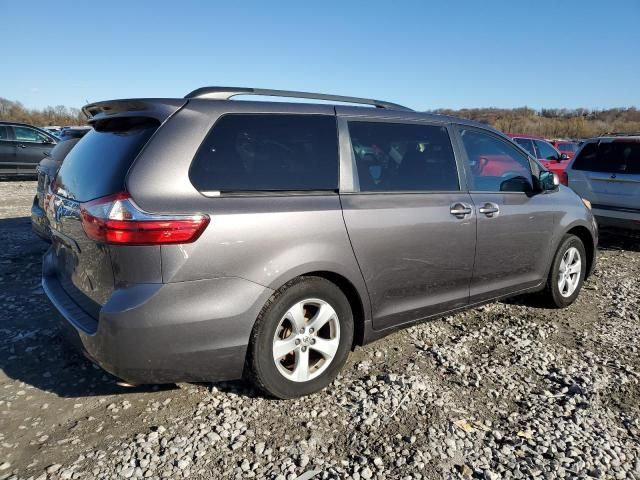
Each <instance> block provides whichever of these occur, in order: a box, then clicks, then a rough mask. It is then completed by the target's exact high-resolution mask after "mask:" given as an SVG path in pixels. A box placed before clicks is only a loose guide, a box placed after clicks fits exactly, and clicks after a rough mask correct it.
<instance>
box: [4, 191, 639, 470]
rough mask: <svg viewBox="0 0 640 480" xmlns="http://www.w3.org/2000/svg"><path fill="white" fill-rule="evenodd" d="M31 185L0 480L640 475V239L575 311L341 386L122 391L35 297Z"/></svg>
mask: <svg viewBox="0 0 640 480" xmlns="http://www.w3.org/2000/svg"><path fill="white" fill-rule="evenodd" d="M34 188H35V183H34V182H3V183H0V195H1V196H2V198H3V203H2V205H0V242H1V244H2V248H1V249H0V305H2V309H0V334H1V335H2V337H1V338H2V340H1V341H0V368H1V371H0V479H6V478H12V479H27V478H31V479H40V480H44V479H76V478H81V479H103V478H167V479H168V478H187V477H188V478H196V479H198V478H202V479H209V478H265V477H266V478H276V479H288V480H291V479H298V478H300V479H307V480H308V479H311V478H347V479H349V478H351V479H374V478H376V479H382V478H384V479H387V478H413V479H420V478H424V479H431V478H433V479H436V478H438V479H439V478H485V479H498V478H527V479H528V478H546V479H552V478H631V479H633V478H635V479H638V480H640V415H639V413H640V388H639V380H640V353H639V351H638V346H637V341H636V339H637V338H638V337H639V333H640V319H639V316H638V315H639V312H640V305H639V303H640V301H639V294H640V240H638V239H637V238H635V239H633V238H628V236H619V235H618V236H615V235H608V236H605V238H604V240H603V242H602V245H603V247H602V248H601V251H600V259H599V264H598V269H597V272H596V274H595V276H594V277H593V279H592V280H591V281H590V282H588V283H587V284H586V289H585V290H584V291H583V293H582V294H581V296H580V298H579V300H578V302H577V303H576V304H575V305H573V306H572V307H571V308H569V309H567V310H563V311H555V310H545V309H541V308H536V307H535V306H530V305H532V302H533V300H532V299H529V298H521V299H517V300H513V301H509V302H505V303H497V304H491V305H487V306H484V307H480V308H477V309H474V310H471V311H469V312H466V313H463V314H459V315H455V316H451V317H447V318H444V319H440V320H436V321H432V322H429V323H425V324H422V325H418V326H415V327H413V328H411V329H409V330H405V331H402V332H398V333H396V334H394V335H392V336H390V337H388V338H386V339H383V340H381V341H379V342H376V343H374V344H372V345H368V346H366V347H364V348H359V349H357V350H356V352H354V354H352V356H351V359H350V361H349V363H348V364H347V367H346V369H345V371H344V373H343V374H342V375H341V376H340V377H339V378H338V379H337V380H336V381H335V382H334V384H333V385H332V386H331V387H330V388H328V389H326V390H325V391H324V392H321V393H319V394H317V395H314V396H312V397H308V398H304V399H299V400H291V401H274V400H269V399H265V398H262V397H261V396H259V395H258V394H257V392H255V391H254V390H253V389H251V387H250V386H248V385H247V384H245V383H243V382H228V383H222V384H216V385H182V386H180V388H176V387H174V386H155V387H154V386H149V387H138V388H124V387H121V386H119V385H117V384H116V379H114V378H113V377H111V376H110V375H108V374H106V373H104V372H102V371H101V370H100V369H98V368H96V367H94V366H93V365H91V364H90V363H89V362H88V361H87V360H85V359H84V358H82V357H81V356H79V355H78V354H76V353H75V352H73V351H70V350H69V349H67V348H66V346H65V344H64V342H63V340H62V337H61V334H60V330H59V327H58V324H57V323H56V318H55V315H54V312H53V310H52V308H51V307H50V306H49V304H48V303H47V301H46V299H45V297H44V295H43V292H42V290H41V288H40V286H39V272H40V264H39V262H40V256H41V255H42V253H43V252H44V251H45V249H46V244H44V243H43V242H41V241H39V240H37V239H36V238H35V237H34V236H33V235H32V234H31V233H30V229H29V228H30V227H29V222H28V218H27V215H28V213H29V207H30V203H31V198H32V192H33V189H34Z"/></svg>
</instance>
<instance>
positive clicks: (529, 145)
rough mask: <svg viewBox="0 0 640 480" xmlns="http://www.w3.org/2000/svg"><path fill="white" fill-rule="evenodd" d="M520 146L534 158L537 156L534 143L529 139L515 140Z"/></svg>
mask: <svg viewBox="0 0 640 480" xmlns="http://www.w3.org/2000/svg"><path fill="white" fill-rule="evenodd" d="M513 140H514V141H515V142H516V143H517V144H518V145H520V146H521V147H522V148H524V149H525V150H526V151H527V152H529V153H530V154H531V155H533V156H534V157H535V156H536V151H535V149H534V148H533V142H532V141H531V139H529V138H514V139H513Z"/></svg>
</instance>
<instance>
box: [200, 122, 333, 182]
mask: <svg viewBox="0 0 640 480" xmlns="http://www.w3.org/2000/svg"><path fill="white" fill-rule="evenodd" d="M338 170H339V165H338V140H337V128H336V119H335V117H333V116H327V115H270V114H262V115H247V114H228V115H225V116H223V117H222V118H220V119H219V120H218V121H217V122H216V124H215V125H214V126H213V128H212V129H211V131H210V132H209V134H208V135H207V137H206V138H205V140H204V142H203V144H202V145H201V147H200V149H199V150H198V153H197V154H196V156H195V158H194V160H193V163H192V165H191V169H190V171H189V178H190V179H191V182H192V183H193V185H194V186H195V187H196V188H197V189H198V190H200V191H219V192H252V191H253V192H255V191H309V190H337V188H338Z"/></svg>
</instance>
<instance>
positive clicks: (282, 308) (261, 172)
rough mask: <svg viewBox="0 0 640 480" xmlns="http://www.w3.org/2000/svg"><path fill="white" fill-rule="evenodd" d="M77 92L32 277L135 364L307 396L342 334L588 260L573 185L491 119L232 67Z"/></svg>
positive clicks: (134, 379) (547, 293) (563, 288)
mask: <svg viewBox="0 0 640 480" xmlns="http://www.w3.org/2000/svg"><path fill="white" fill-rule="evenodd" d="M237 95H245V96H248V95H267V96H281V97H302V98H310V99H314V100H325V101H329V102H332V103H333V104H310V103H307V104H304V103H293V102H288V103H279V102H264V101H238V100H231V97H233V96H237ZM341 102H348V103H350V104H363V105H367V106H348V105H343V106H336V105H335V104H337V103H341ZM371 107H376V108H371ZM84 111H85V112H86V113H87V115H88V116H89V117H90V118H91V120H90V123H91V125H92V126H93V127H94V128H93V130H92V131H90V132H89V133H88V134H87V135H86V136H85V137H84V138H83V139H82V140H80V141H79V142H78V144H77V145H76V146H75V147H74V148H73V150H71V152H70V153H69V155H68V156H67V158H66V159H65V162H64V163H63V165H62V167H61V169H60V171H59V172H58V175H57V177H56V179H55V182H54V184H53V186H52V192H53V194H52V198H51V199H50V201H49V202H48V204H47V215H48V218H49V221H50V224H51V231H52V245H51V248H50V249H49V251H48V252H47V253H46V255H45V256H44V259H43V279H42V283H43V286H44V289H45V291H46V293H47V295H48V297H49V299H50V300H51V301H52V303H53V304H54V305H55V306H56V308H57V309H58V310H59V312H60V313H61V314H62V316H63V317H64V318H65V319H66V322H65V323H66V324H67V325H69V326H70V331H71V333H72V336H73V338H75V339H76V340H77V341H78V343H79V345H80V347H81V348H82V349H83V350H84V352H85V353H86V354H87V355H88V356H89V357H90V358H91V359H93V360H94V361H95V362H97V363H98V364H99V365H101V366H102V367H103V368H104V369H106V370H108V371H109V372H111V373H113V374H114V375H116V376H118V377H120V378H122V379H124V380H125V381H128V382H130V383H163V382H180V381H216V380H226V379H237V378H240V377H243V376H247V377H249V378H251V379H252V380H253V381H254V382H255V384H256V385H257V386H258V387H259V388H261V389H262V390H264V391H265V392H267V393H268V394H270V395H273V396H275V397H279V398H291V397H295V396H299V395H305V394H309V393H311V392H314V391H317V390H319V389H321V388H323V387H325V386H326V385H327V384H329V383H330V382H331V381H332V379H333V378H334V377H335V376H336V375H337V374H338V372H339V370H340V369H341V367H342V366H343V365H344V363H345V361H346V359H347V356H348V353H349V351H350V350H351V349H352V348H353V347H354V346H355V345H362V344H364V343H367V342H370V341H373V340H375V339H378V338H380V337H383V336H384V335H387V334H388V333H390V332H392V331H394V330H396V329H398V328H400V327H405V326H408V325H411V324H413V323H415V322H416V321H420V320H424V319H428V318H433V317H436V316H439V315H443V314H449V313H452V312H455V311H458V310H461V309H465V308H469V307H471V306H474V305H478V304H481V303H485V302H490V301H493V300H496V299H499V298H504V297H508V296H513V295H517V294H522V293H525V292H542V293H541V295H542V296H543V298H544V299H545V300H546V302H547V303H548V304H549V305H550V306H553V307H566V306H568V305H570V304H571V303H572V302H573V301H574V300H575V299H576V297H577V295H578V293H579V291H580V288H581V286H582V282H583V280H584V279H585V277H586V276H588V275H589V273H590V272H591V270H592V268H593V265H594V262H595V247H596V244H597V228H596V225H595V222H594V218H593V216H592V214H591V211H590V210H589V208H588V207H587V205H586V204H585V203H584V202H583V201H582V200H581V199H580V197H578V196H577V195H576V194H575V193H574V192H573V191H571V190H570V189H568V188H565V187H564V186H561V185H558V182H557V178H555V177H554V175H553V174H551V173H549V172H547V171H545V170H544V169H543V168H542V167H541V166H540V165H539V164H538V163H537V162H536V161H535V159H533V158H531V157H528V156H527V153H526V152H525V151H524V150H522V149H520V148H519V147H518V146H516V145H515V144H513V143H512V142H511V141H510V140H509V139H508V138H506V137H505V136H504V135H502V134H501V133H499V132H497V131H495V130H493V129H491V128H489V127H487V126H486V125H480V124H476V123H473V122H470V121H466V120H461V119H458V118H453V117H446V116H440V115H430V114H424V113H418V112H414V111H411V110H409V109H407V108H405V107H402V106H399V105H395V104H392V103H389V102H382V101H377V100H368V99H362V98H353V97H340V96H331V95H322V94H311V93H303V92H288V91H274V90H258V89H242V88H229V87H227V88H224V87H206V88H201V89H198V90H196V91H194V92H192V93H190V94H189V95H187V96H186V97H185V98H184V99H135V100H114V101H106V102H100V103H94V104H90V105H88V106H86V107H85V108H84Z"/></svg>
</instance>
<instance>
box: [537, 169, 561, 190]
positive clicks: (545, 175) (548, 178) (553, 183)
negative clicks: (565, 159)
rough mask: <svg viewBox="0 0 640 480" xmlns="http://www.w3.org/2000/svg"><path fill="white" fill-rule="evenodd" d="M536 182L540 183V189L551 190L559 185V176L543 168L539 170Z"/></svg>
mask: <svg viewBox="0 0 640 480" xmlns="http://www.w3.org/2000/svg"><path fill="white" fill-rule="evenodd" d="M538 183H539V184H540V190H541V191H543V192H546V191H551V190H555V189H556V188H558V185H560V178H559V177H558V175H556V174H555V173H553V172H549V171H546V170H545V171H543V172H540V176H539V177H538Z"/></svg>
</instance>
